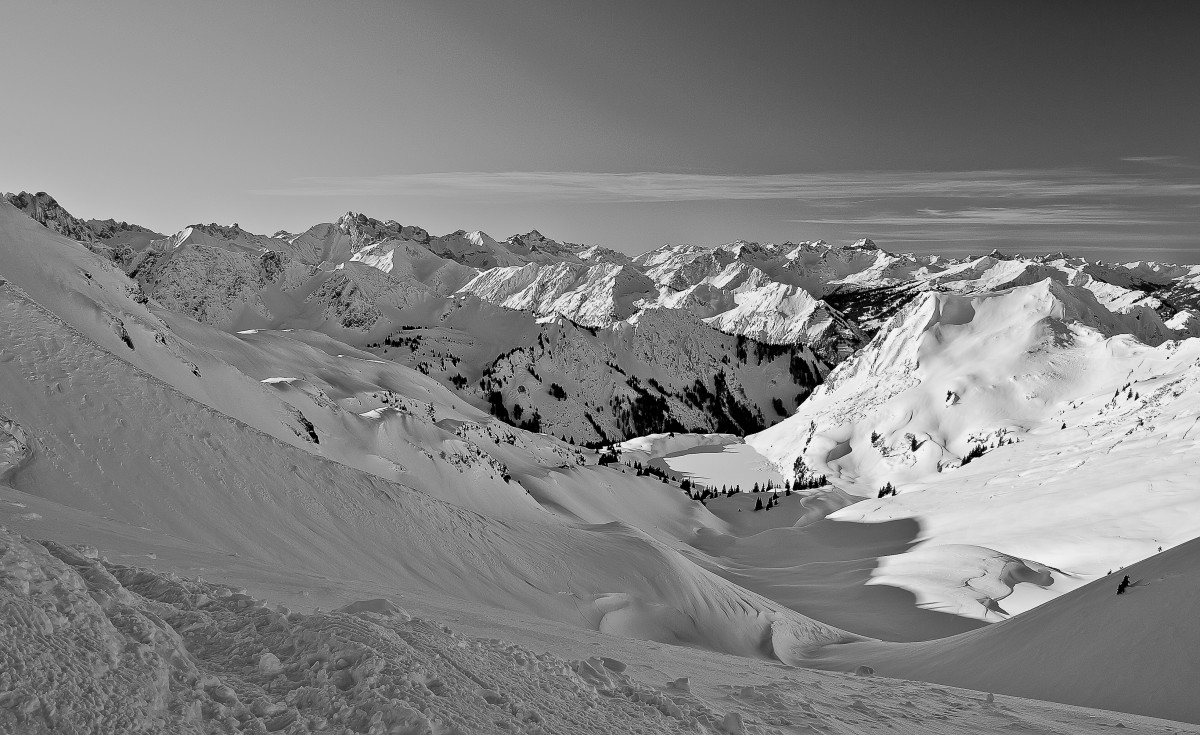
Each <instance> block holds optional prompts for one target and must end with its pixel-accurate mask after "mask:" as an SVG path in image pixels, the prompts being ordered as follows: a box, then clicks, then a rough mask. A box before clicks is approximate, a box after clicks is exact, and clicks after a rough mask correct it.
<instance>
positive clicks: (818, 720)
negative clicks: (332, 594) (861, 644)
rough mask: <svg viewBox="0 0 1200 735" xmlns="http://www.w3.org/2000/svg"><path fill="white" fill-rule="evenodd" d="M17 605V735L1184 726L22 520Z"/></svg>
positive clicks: (1, 641) (0, 645) (0, 566)
mask: <svg viewBox="0 0 1200 735" xmlns="http://www.w3.org/2000/svg"><path fill="white" fill-rule="evenodd" d="M414 609H415V608H414ZM0 610H4V611H5V614H4V616H3V618H0V630H3V632H4V635H3V636H0V657H3V660H4V661H6V662H8V663H9V664H10V669H9V672H8V673H9V676H7V677H6V678H5V679H4V680H3V682H4V683H3V684H2V685H0V686H2V687H3V688H2V689H0V697H3V703H4V704H3V705H2V706H0V727H3V728H4V729H5V731H12V732H29V733H44V732H79V731H87V732H96V733H109V732H112V733H129V732H171V733H207V732H214V733H215V732H229V731H231V729H232V730H240V731H250V732H255V731H258V732H262V731H267V732H277V731H281V732H289V733H295V732H320V731H329V730H331V729H339V730H341V729H349V731H366V732H372V731H375V732H389V731H390V732H471V733H491V732H519V733H537V732H573V733H612V732H655V733H673V732H697V731H701V732H712V733H727V734H731V735H732V734H738V733H741V734H743V735H745V734H752V735H758V734H760V733H774V732H806V731H807V732H813V731H820V732H827V733H836V734H838V735H841V734H843V733H845V734H849V733H858V732H862V731H863V728H864V727H868V728H872V729H876V728H900V730H901V731H903V730H904V729H905V728H911V727H920V728H921V729H922V731H924V732H933V733H980V732H992V731H996V730H997V729H1008V730H1019V731H1026V732H1037V731H1048V730H1047V728H1053V730H1052V731H1054V732H1060V733H1069V734H1071V735H1074V734H1075V733H1087V732H1093V731H1094V728H1095V727H1097V726H1117V725H1118V724H1119V726H1120V727H1122V728H1125V731H1126V732H1132V733H1155V734H1156V735H1161V734H1164V733H1168V732H1179V731H1180V730H1179V726H1178V725H1177V724H1176V723H1167V722H1164V721H1159V720H1151V719H1148V718H1142V717H1137V716H1128V715H1113V714H1111V713H1106V712H1099V711H1092V710H1081V709H1076V708H1070V707H1061V706H1053V705H1047V704H1044V703H1038V702H1030V701H1027V700H1020V699H1012V698H1006V697H998V698H995V699H994V701H991V700H992V698H990V697H986V698H985V696H984V695H982V694H980V693H978V692H969V691H963V690H949V689H946V688H943V687H933V686H929V685H924V684H919V683H914V682H900V681H895V680H886V679H876V678H873V677H855V676H848V675H839V674H831V673H824V672H816V671H803V670H797V669H781V668H779V667H775V666H770V667H768V666H766V665H757V662H755V661H752V660H747V659H741V660H738V659H733V658H729V657H721V656H717V655H713V654H707V653H704V652H700V651H692V650H688V649H679V648H675V647H670V646H668V647H658V646H655V647H650V648H648V647H646V646H644V645H642V644H637V648H636V649H634V648H633V647H630V646H623V645H621V642H620V641H618V640H615V639H611V638H600V637H597V639H593V640H580V638H585V639H586V634H581V633H579V632H578V631H575V632H574V635H571V636H562V635H555V633H557V631H548V630H547V624H545V623H543V625H542V626H541V627H540V628H539V630H538V631H537V635H538V636H539V637H538V638H537V639H536V640H535V641H534V642H533V645H532V646H530V645H524V646H523V645H519V644H514V643H511V642H506V641H504V640H500V639H497V638H495V637H494V636H492V635H490V634H491V633H492V632H493V631H494V630H496V629H497V627H503V628H504V629H505V630H506V635H516V634H522V633H525V632H526V631H524V630H522V629H521V628H520V627H517V626H519V625H520V620H519V619H514V617H513V616H511V615H510V616H508V618H507V619H506V620H504V621H501V620H499V619H497V618H488V617H483V618H476V620H478V622H479V623H480V624H482V625H484V626H487V627H486V628H485V629H484V630H485V631H486V632H485V633H484V635H483V636H479V635H478V634H471V633H470V632H467V631H463V630H462V627H461V626H460V625H457V624H456V625H455V629H454V630H452V629H451V628H449V627H446V626H445V625H444V624H440V623H437V622H434V621H430V620H425V619H422V618H420V617H414V616H413V615H412V614H410V613H409V612H408V611H407V610H405V609H404V608H401V607H399V606H397V605H396V604H394V603H393V602H392V601H390V600H388V599H383V598H375V599H364V598H359V599H357V600H355V601H353V602H351V603H349V604H339V605H338V606H337V609H335V610H334V611H333V612H320V611H317V612H314V613H306V612H299V611H290V610H288V609H287V608H284V607H281V606H278V605H270V604H267V602H265V601H262V600H260V599H256V598H255V597H253V596H251V595H248V594H246V593H245V591H244V590H243V589H239V588H236V587H229V586H227V585H222V584H214V583H211V582H205V581H201V580H184V579H181V578H179V577H178V576H176V575H174V574H169V575H168V574H164V573H159V572H154V571H151V570H149V569H145V568H141V567H139V566H129V565H125V564H121V563H114V562H112V561H109V560H108V559H107V558H105V557H103V556H101V555H100V554H99V552H98V551H97V550H96V549H95V548H94V547H87V546H83V547H71V546H67V545H64V544H61V543H57V542H53V541H45V540H43V541H41V542H37V541H33V540H30V539H28V538H24V537H21V536H19V535H16V534H13V533H10V532H8V531H7V530H5V529H3V528H0ZM462 613H463V610H462V609H461V607H460V608H458V609H456V610H455V611H454V613H453V614H454V615H455V616H456V620H457V619H461V618H462ZM464 622H466V621H464ZM514 624H515V625H514ZM464 633H465V634H464ZM547 641H551V642H547ZM550 646H553V648H554V649H555V650H554V651H552V652H544V651H545V649H546V648H547V647H550ZM47 650H52V651H53V652H54V654H55V655H53V656H47V655H45V654H46V652H47ZM11 672H18V673H17V674H16V676H13V675H12V673H11Z"/></svg>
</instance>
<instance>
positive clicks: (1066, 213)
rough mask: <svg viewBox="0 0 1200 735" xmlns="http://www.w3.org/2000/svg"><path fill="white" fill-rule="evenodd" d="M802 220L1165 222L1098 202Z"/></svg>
mask: <svg viewBox="0 0 1200 735" xmlns="http://www.w3.org/2000/svg"><path fill="white" fill-rule="evenodd" d="M788 221H790V222H797V223H801V224H825V225H865V226H877V227H903V228H909V227H925V226H930V225H983V226H995V227H1046V226H1060V227H1068V226H1075V225H1087V226H1092V225H1103V226H1106V227H1108V226H1129V227H1144V226H1148V225H1161V224H1165V223H1166V220H1165V219H1164V218H1163V217H1160V216H1155V215H1153V214H1150V213H1147V212H1144V211H1135V210H1130V209H1121V208H1114V207H1107V206H1099V205H1063V206H1034V207H1020V206H1017V207H966V208H963V209H955V210H944V209H918V210H916V211H915V212H913V213H900V214H895V213H893V214H863V215H862V216H860V217H824V218H812V219H794V220H788Z"/></svg>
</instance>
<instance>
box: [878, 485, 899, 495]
mask: <svg viewBox="0 0 1200 735" xmlns="http://www.w3.org/2000/svg"><path fill="white" fill-rule="evenodd" d="M895 494H896V486H895V485H893V484H892V483H890V482H889V483H887V484H886V485H884V486H883V487H881V488H879V497H881V498H886V497H887V496H889V495H895Z"/></svg>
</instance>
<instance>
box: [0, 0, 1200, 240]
mask: <svg viewBox="0 0 1200 735" xmlns="http://www.w3.org/2000/svg"><path fill="white" fill-rule="evenodd" d="M5 16H6V23H5V26H4V28H3V29H2V30H0V40H2V41H3V43H2V44H0V58H3V60H4V61H5V63H6V65H7V68H10V69H19V70H23V71H24V73H23V74H20V75H18V76H16V77H14V79H16V80H17V81H15V82H13V83H12V84H10V88H9V90H8V94H7V105H6V107H7V108H8V110H7V113H6V115H5V116H3V117H0V133H3V134H4V138H5V139H6V140H9V141H13V142H15V144H13V145H10V150H9V151H8V152H7V155H6V166H5V170H4V175H3V176H2V177H0V189H3V190H5V191H14V192H16V191H21V190H26V191H31V192H33V191H39V190H42V191H46V192H48V193H49V194H51V195H52V196H54V197H55V198H56V199H58V200H59V201H60V203H61V204H62V205H63V206H64V207H66V208H67V209H68V210H69V211H71V212H72V213H73V214H75V215H76V216H80V217H84V218H109V217H112V218H116V219H119V220H126V221H130V222H136V223H138V224H141V225H144V226H146V227H149V228H151V229H154V230H157V231H160V232H163V233H165V234H170V233H172V232H175V231H178V230H180V229H182V228H183V227H185V226H187V225H190V224H195V223H200V222H214V221H215V222H220V223H222V224H229V223H233V222H237V223H239V224H240V225H241V226H243V227H244V228H246V229H248V230H251V231H253V232H259V233H263V234H270V233H272V232H275V231H278V230H281V229H282V230H288V231H293V232H294V231H302V230H304V229H307V228H308V227H309V226H311V225H313V224H316V223H319V222H327V221H331V220H333V219H336V218H337V217H338V216H340V215H341V214H342V213H344V212H346V211H348V210H353V211H357V212H362V213H364V214H367V215H368V216H371V217H375V218H377V219H382V220H387V219H395V220H397V221H399V222H402V223H405V224H415V225H419V226H421V227H424V228H426V229H428V230H430V231H431V232H433V233H435V234H444V233H448V232H452V231H455V230H460V229H463V230H468V231H470V230H483V231H485V232H487V233H489V234H490V235H492V236H493V237H496V238H497V239H503V238H505V237H508V236H510V235H512V234H517V233H524V232H528V231H529V230H532V229H536V230H538V231H540V232H542V233H543V234H545V235H546V236H548V237H552V238H554V239H556V240H560V241H568V242H576V243H583V244H589V245H590V244H599V245H604V246H606V247H612V248H615V249H618V250H621V251H624V252H627V253H636V252H642V251H645V250H648V249H651V248H653V247H657V246H659V245H662V244H666V243H676V242H688V243H693V244H697V245H716V244H720V243H723V242H730V241H733V240H737V239H744V240H752V241H760V242H783V241H788V240H790V241H793V242H796V241H803V240H816V239H824V240H827V241H829V242H851V241H854V240H857V239H859V238H862V237H869V238H871V239H872V240H874V241H875V242H876V243H878V244H879V245H880V246H881V247H884V248H886V249H889V250H893V251H898V252H917V253H941V254H946V255H963V254H969V253H979V252H988V251H990V250H992V249H994V248H998V249H1000V250H1002V251H1005V252H1011V253H1016V252H1020V253H1027V254H1035V253H1043V252H1054V251H1058V250H1064V251H1067V252H1070V253H1073V254H1077V255H1081V256H1086V257H1092V258H1102V259H1105V260H1134V259H1152V260H1162V261H1173V262H1200V139H1198V137H1197V136H1196V135H1195V132H1194V131H1195V130H1197V129H1200V125H1198V124H1200V85H1196V84H1195V71H1196V62H1195V60H1194V54H1193V49H1192V42H1191V39H1190V38H1189V32H1190V29H1191V28H1193V27H1194V22H1193V21H1195V20H1197V19H1200V11H1198V10H1197V9H1195V8H1194V6H1192V5H1190V4H1187V3H1155V4H1152V5H1146V6H1138V7H1133V6H1129V5H1127V4H1116V3H1087V4H1083V3H1061V2H1051V3H1038V4H1030V5H1025V4H1015V3H1012V4H999V3H998V4H969V5H967V4H960V3H946V2H914V3H903V4H900V3H889V2H860V3H834V2H805V3H794V4H779V5H765V6H754V7H752V8H750V9H746V8H744V7H739V8H734V7H732V6H727V5H725V4H722V3H699V4H697V3H687V4H684V3H656V4H644V3H632V2H630V3H622V2H618V3H611V4H605V5H603V6H598V5H593V4H584V3H572V2H564V3H554V4H545V3H537V2H512V3H503V4H496V3H467V2H405V3H388V2H356V3H339V4H327V3H316V2H287V3H284V2H263V3H256V4H253V5H246V4H242V3H234V2H215V3H205V4H203V5H175V4H161V3H149V2H137V1H134V0H123V1H122V2H115V3H107V4H104V5H98V4H97V5H93V4H85V3H71V2H62V3H43V4H23V5H14V6H12V7H11V8H8V9H6V12H5Z"/></svg>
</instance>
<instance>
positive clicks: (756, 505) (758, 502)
mask: <svg viewBox="0 0 1200 735" xmlns="http://www.w3.org/2000/svg"><path fill="white" fill-rule="evenodd" d="M754 509H755V510H762V509H763V502H762V498H758V499H756V500H755V501H754Z"/></svg>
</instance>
